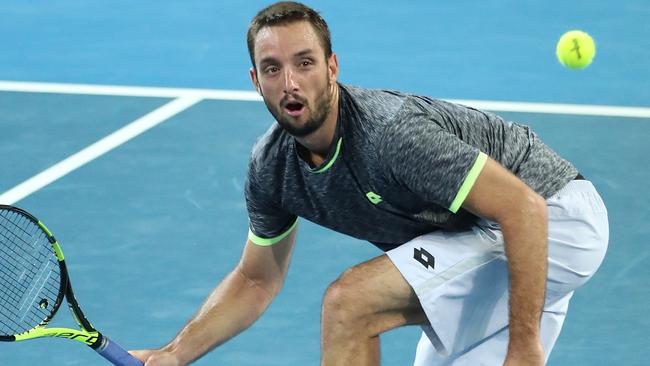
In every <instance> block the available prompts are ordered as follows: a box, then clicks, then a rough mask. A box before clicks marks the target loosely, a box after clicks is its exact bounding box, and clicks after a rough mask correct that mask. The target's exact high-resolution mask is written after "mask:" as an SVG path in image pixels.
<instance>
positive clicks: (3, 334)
mask: <svg viewBox="0 0 650 366" xmlns="http://www.w3.org/2000/svg"><path fill="white" fill-rule="evenodd" d="M64 297H65V298H66V300H67V302H68V306H69V308H70V311H71V312H72V315H73V317H74V318H75V320H76V321H77V323H78V324H79V327H80V328H81V329H70V328H54V327H52V328H48V327H47V324H48V323H49V321H50V320H51V319H52V317H54V314H56V312H57V310H59V306H60V305H61V303H62V302H63V298H64ZM41 337H56V338H67V339H74V340H75V341H79V342H81V343H84V344H86V345H88V346H90V348H92V349H94V350H95V351H97V353H99V354H100V355H102V356H103V357H104V358H106V359H107V360H109V361H111V362H112V363H113V364H114V365H119V366H142V362H140V361H139V360H137V359H136V358H134V357H133V356H131V355H130V354H129V353H128V352H126V351H125V350H124V349H122V348H121V347H120V346H118V345H117V344H115V343H114V342H112V341H110V340H109V339H108V338H107V337H105V336H103V335H102V334H101V333H99V332H98V331H97V330H96V329H95V328H94V327H93V326H92V325H91V324H90V322H89V321H88V319H86V317H85V316H84V314H83V313H82V312H81V308H80V307H79V304H77V300H76V299H75V297H74V294H73V292H72V286H71V285H70V279H69V278H68V270H67V268H66V266H65V261H64V257H63V252H62V251H61V247H60V246H59V244H58V243H57V241H56V239H54V236H52V233H50V231H49V230H48V229H47V228H46V227H45V225H43V223H41V222H40V221H39V220H38V219H36V218H35V217H34V216H32V215H31V214H29V213H28V212H26V211H24V210H21V209H19V208H16V207H12V206H7V205H0V341H7V342H13V341H23V340H26V339H35V338H41Z"/></svg>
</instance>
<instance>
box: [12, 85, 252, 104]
mask: <svg viewBox="0 0 650 366" xmlns="http://www.w3.org/2000/svg"><path fill="white" fill-rule="evenodd" d="M0 91H11V92H24V93H55V94H82V95H112V96H124V97H152V98H180V97H195V98H201V99H215V100H238V101H261V100H262V97H260V96H259V94H257V93H256V92H254V91H243V90H217V89H186V88H185V89H183V88H158V87H144V86H120V85H92V84H57V83H35V82H29V81H3V80H0Z"/></svg>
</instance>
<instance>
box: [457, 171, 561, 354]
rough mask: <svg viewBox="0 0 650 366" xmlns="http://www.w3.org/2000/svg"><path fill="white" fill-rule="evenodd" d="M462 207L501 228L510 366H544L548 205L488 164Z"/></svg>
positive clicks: (517, 179) (510, 176)
mask: <svg viewBox="0 0 650 366" xmlns="http://www.w3.org/2000/svg"><path fill="white" fill-rule="evenodd" d="M462 207H463V208H464V209H466V210H468V211H470V212H472V213H474V214H476V215H478V216H481V217H485V218H487V219H490V220H494V221H496V222H498V223H499V225H500V226H501V230H502V232H503V237H504V241H505V252H506V257H507V259H508V270H509V274H510V302H509V305H510V307H509V309H510V310H509V317H510V340H509V344H508V353H507V356H506V360H505V365H508V366H512V365H527V366H530V365H543V364H544V352H543V349H542V345H541V341H540V329H539V327H540V317H541V313H542V308H543V306H544V295H545V289H546V271H547V237H548V217H547V208H546V201H545V200H544V199H543V198H542V197H541V196H540V195H538V194H537V193H536V192H535V191H533V190H532V189H531V188H530V187H528V186H527V185H526V184H525V183H524V182H522V181H521V180H520V179H519V178H517V177H516V176H514V175H513V174H512V173H510V172H509V171H508V170H507V169H505V168H504V167H502V166H501V165H500V164H499V163H497V162H496V161H494V160H492V159H488V160H487V162H486V163H485V166H484V167H483V169H482V170H481V172H480V174H479V176H478V178H477V179H476V181H475V183H474V185H473V186H472V188H471V190H470V192H469V194H468V195H467V197H466V199H465V201H464V202H463V204H462Z"/></svg>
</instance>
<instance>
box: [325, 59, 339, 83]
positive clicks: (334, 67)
mask: <svg viewBox="0 0 650 366" xmlns="http://www.w3.org/2000/svg"><path fill="white" fill-rule="evenodd" d="M327 68H328V71H329V74H328V75H329V78H330V83H332V84H334V83H336V81H337V80H338V78H339V60H338V58H337V57H336V53H334V52H332V54H331V55H330V57H329V59H328V60H327Z"/></svg>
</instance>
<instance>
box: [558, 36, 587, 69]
mask: <svg viewBox="0 0 650 366" xmlns="http://www.w3.org/2000/svg"><path fill="white" fill-rule="evenodd" d="M555 53H556V54H557V59H558V60H559V61H560V63H561V64H562V65H564V66H565V67H568V68H570V69H583V68H585V67H587V66H589V64H590V63H591V61H593V59H594V56H595V55H596V44H595V43H594V40H593V38H591V36H590V35H589V34H587V33H585V32H583V31H580V30H572V31H569V32H566V33H564V34H563V35H562V37H560V40H559V41H558V42H557V47H556V49H555Z"/></svg>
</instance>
